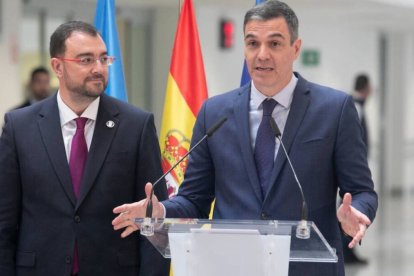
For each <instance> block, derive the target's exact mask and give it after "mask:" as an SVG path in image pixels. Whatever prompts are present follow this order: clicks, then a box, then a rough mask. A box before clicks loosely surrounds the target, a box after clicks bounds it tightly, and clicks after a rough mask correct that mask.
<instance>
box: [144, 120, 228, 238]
mask: <svg viewBox="0 0 414 276" xmlns="http://www.w3.org/2000/svg"><path fill="white" fill-rule="evenodd" d="M225 121H227V118H226V117H222V118H221V119H220V120H218V121H217V122H216V123H215V124H214V125H213V126H212V127H210V128H209V129H208V130H207V132H206V134H204V136H203V137H202V138H201V139H200V140H199V141H198V142H197V143H196V144H195V145H194V146H193V147H192V148H190V150H189V151H188V152H187V153H186V154H185V155H184V156H183V157H181V158H180V159H179V160H178V161H177V162H176V163H175V164H174V165H173V166H172V167H171V168H170V169H169V170H168V171H166V172H165V173H164V174H163V175H162V176H161V177H160V178H158V179H157V180H156V181H155V182H154V184H153V185H152V188H151V193H150V197H149V200H148V205H147V209H146V211H145V218H144V220H143V222H142V224H141V230H140V232H141V235H144V236H152V235H154V225H153V223H152V221H151V218H152V208H153V206H152V196H153V195H154V188H155V186H156V185H157V184H158V183H159V182H160V181H161V180H162V179H164V177H165V176H167V174H169V173H170V172H171V171H172V170H173V169H174V168H175V167H177V166H178V165H179V164H180V163H181V162H182V161H183V160H184V159H185V158H186V157H187V156H188V155H189V154H190V153H191V152H192V151H193V150H194V149H196V148H197V147H198V145H200V144H201V143H202V142H203V141H204V140H206V139H207V138H208V137H211V136H212V135H213V134H214V132H216V131H217V130H218V129H219V128H220V127H221V126H222V125H223V124H224V122H225Z"/></svg>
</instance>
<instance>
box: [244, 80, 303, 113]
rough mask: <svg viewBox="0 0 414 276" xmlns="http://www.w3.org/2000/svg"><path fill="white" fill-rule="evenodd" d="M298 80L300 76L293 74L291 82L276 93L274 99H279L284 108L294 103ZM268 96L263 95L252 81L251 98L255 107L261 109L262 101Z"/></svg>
mask: <svg viewBox="0 0 414 276" xmlns="http://www.w3.org/2000/svg"><path fill="white" fill-rule="evenodd" d="M297 82H298V78H297V77H296V76H295V75H294V74H292V78H291V79H290V81H289V83H288V84H287V85H286V86H285V87H284V88H283V89H282V90H280V92H279V93H277V94H276V95H274V96H273V97H272V99H274V100H275V101H277V102H278V104H279V105H281V106H283V108H289V107H290V105H291V103H292V99H293V91H294V90H295V87H296V84H297ZM267 98H268V97H267V96H265V95H263V94H262V93H261V92H260V91H259V90H257V88H256V86H254V83H253V81H252V82H251V93H250V99H251V100H252V102H253V107H254V108H255V109H259V107H260V106H261V104H262V102H263V101H264V100H265V99H267Z"/></svg>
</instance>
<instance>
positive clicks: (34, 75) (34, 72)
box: [30, 66, 49, 82]
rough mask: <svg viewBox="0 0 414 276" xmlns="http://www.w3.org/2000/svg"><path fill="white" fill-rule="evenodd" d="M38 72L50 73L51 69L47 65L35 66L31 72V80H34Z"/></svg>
mask: <svg viewBox="0 0 414 276" xmlns="http://www.w3.org/2000/svg"><path fill="white" fill-rule="evenodd" d="M37 74H46V75H49V70H47V69H46V67H43V66H38V67H36V68H34V69H33V70H32V72H31V73H30V82H33V80H34V78H35V77H36V75H37Z"/></svg>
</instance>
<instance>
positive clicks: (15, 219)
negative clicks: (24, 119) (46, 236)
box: [0, 114, 21, 276]
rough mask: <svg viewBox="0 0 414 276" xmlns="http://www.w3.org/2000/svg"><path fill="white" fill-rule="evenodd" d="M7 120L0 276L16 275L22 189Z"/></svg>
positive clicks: (0, 143)
mask: <svg viewBox="0 0 414 276" xmlns="http://www.w3.org/2000/svg"><path fill="white" fill-rule="evenodd" d="M18 169H19V165H18V160H17V154H16V148H15V144H14V138H13V130H12V123H11V120H10V116H9V115H7V114H6V116H5V125H4V128H3V133H2V135H1V137H0V195H1V199H0V275H2V276H12V275H15V255H16V254H15V252H16V240H17V232H18V226H19V214H20V202H21V188H20V176H19V170H18Z"/></svg>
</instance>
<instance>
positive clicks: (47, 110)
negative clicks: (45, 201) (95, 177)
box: [37, 95, 76, 206]
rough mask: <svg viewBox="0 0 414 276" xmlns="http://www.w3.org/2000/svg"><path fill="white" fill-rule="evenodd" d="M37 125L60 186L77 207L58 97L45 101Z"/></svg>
mask: <svg viewBox="0 0 414 276" xmlns="http://www.w3.org/2000/svg"><path fill="white" fill-rule="evenodd" d="M37 123H38V126H39V130H40V135H41V136H42V140H43V143H44V145H45V148H46V151H47V154H48V155H49V158H50V161H51V163H52V165H53V168H54V170H55V172H56V175H57V177H58V178H59V181H60V184H61V185H62V187H63V189H64V191H65V193H66V195H67V196H68V198H69V200H70V201H71V202H72V204H73V206H75V204H76V197H75V193H74V192H73V188H72V182H71V179H70V173H69V165H68V160H67V157H66V152H65V146H64V144H63V137H62V128H61V126H60V117H59V109H58V106H57V99H56V95H55V96H53V97H50V98H49V99H47V100H45V101H44V105H43V107H42V109H41V110H40V112H39V119H38V121H37Z"/></svg>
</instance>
